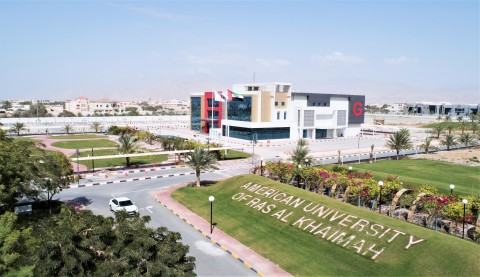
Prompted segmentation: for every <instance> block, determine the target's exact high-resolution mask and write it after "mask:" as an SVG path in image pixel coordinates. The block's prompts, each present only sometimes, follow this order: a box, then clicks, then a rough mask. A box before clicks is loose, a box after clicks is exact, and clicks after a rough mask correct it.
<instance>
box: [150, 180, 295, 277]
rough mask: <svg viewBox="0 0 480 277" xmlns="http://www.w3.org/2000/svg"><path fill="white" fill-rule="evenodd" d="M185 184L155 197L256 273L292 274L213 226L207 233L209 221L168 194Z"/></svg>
mask: <svg viewBox="0 0 480 277" xmlns="http://www.w3.org/2000/svg"><path fill="white" fill-rule="evenodd" d="M187 185H188V184H180V185H175V186H171V187H169V188H167V189H164V190H162V191H159V192H156V193H155V196H156V199H157V201H159V202H160V203H161V204H163V205H164V206H165V207H167V208H168V209H170V210H171V211H172V212H173V213H174V214H176V215H177V216H178V217H179V218H180V219H182V220H184V221H185V222H186V223H187V224H189V225H191V226H192V227H193V228H194V229H196V230H198V231H200V232H201V233H202V234H203V235H204V236H206V237H207V238H209V239H210V240H211V241H212V243H216V244H217V245H219V246H220V247H221V248H222V249H223V250H225V251H226V252H227V253H229V254H230V255H232V256H233V257H234V258H235V259H237V260H239V261H240V262H242V263H243V264H244V265H245V266H246V267H248V268H251V269H252V270H253V271H255V272H257V274H258V275H260V276H292V275H291V274H289V273H288V272H286V271H285V270H283V269H281V268H280V267H279V266H278V265H275V264H274V263H273V262H271V261H269V260H267V259H265V258H264V257H262V256H260V255H259V254H257V253H256V252H255V251H253V250H252V249H250V248H248V247H246V246H245V245H243V244H241V243H240V242H238V241H237V240H236V239H234V238H232V237H230V236H229V235H227V234H225V233H224V232H222V231H221V230H220V229H218V228H215V229H214V230H213V233H212V234H210V235H207V233H206V232H208V230H210V223H209V222H207V221H206V220H205V219H203V218H201V217H200V216H198V215H196V214H195V213H193V212H192V211H190V210H189V209H187V208H185V207H184V206H182V205H181V204H180V203H178V202H176V201H175V200H173V199H172V198H171V197H170V194H171V193H172V192H173V191H174V190H176V189H178V188H180V187H184V186H187Z"/></svg>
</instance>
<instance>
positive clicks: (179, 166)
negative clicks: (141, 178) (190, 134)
mask: <svg viewBox="0 0 480 277" xmlns="http://www.w3.org/2000/svg"><path fill="white" fill-rule="evenodd" d="M184 167H186V166H185V165H173V166H162V167H153V168H150V169H135V170H129V171H125V170H122V169H119V170H115V171H107V172H101V171H98V173H96V174H85V175H82V176H83V177H84V178H87V177H94V176H98V175H100V174H102V175H103V174H107V175H117V174H125V173H138V172H149V171H157V170H163V169H169V168H184Z"/></svg>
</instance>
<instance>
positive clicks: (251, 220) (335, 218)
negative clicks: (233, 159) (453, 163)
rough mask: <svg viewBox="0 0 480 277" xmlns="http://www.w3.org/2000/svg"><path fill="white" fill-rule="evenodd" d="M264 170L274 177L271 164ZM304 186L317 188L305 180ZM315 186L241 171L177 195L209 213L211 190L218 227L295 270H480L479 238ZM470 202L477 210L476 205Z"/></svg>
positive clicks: (206, 215) (407, 272)
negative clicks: (430, 226)
mask: <svg viewBox="0 0 480 277" xmlns="http://www.w3.org/2000/svg"><path fill="white" fill-rule="evenodd" d="M275 164H277V163H275ZM287 168H288V164H286V165H285V168H283V167H282V170H281V169H280V166H278V170H279V172H280V170H281V171H288V170H287ZM311 170H312V171H313V169H311ZM317 170H321V169H318V168H317ZM317 172H319V175H322V177H321V178H322V180H324V181H325V182H324V183H323V185H324V186H330V188H331V185H332V184H333V183H332V182H333V181H334V180H337V181H339V180H340V179H342V180H344V181H346V182H349V180H350V182H352V183H351V184H352V185H353V183H356V185H355V186H358V188H360V190H357V191H361V192H363V193H365V196H364V197H371V196H370V195H376V194H378V189H377V190H375V189H374V186H373V184H369V185H368V187H369V188H370V189H371V190H373V192H370V191H368V190H366V189H363V188H367V186H363V185H361V184H358V181H359V180H360V179H363V178H360V175H358V176H357V177H356V178H352V176H350V177H348V176H347V175H343V174H341V173H333V172H330V173H331V174H330V173H327V172H326V171H324V170H321V171H317ZM321 172H323V173H321ZM263 173H264V174H269V176H270V177H274V175H273V174H274V172H273V171H269V169H267V168H265V169H264V172H263ZM327 174H328V177H327ZM334 174H337V175H336V176H334ZM362 174H363V173H362ZM362 176H363V177H368V176H366V175H362ZM275 178H277V179H279V180H288V179H289V178H288V177H287V178H284V179H282V178H283V177H282V176H276V177H275ZM365 179H369V178H365ZM365 182H367V181H365ZM385 183H386V184H385V190H384V192H385V194H386V195H391V192H392V191H393V189H394V188H395V187H396V184H397V183H398V182H396V181H395V180H385ZM338 184H340V182H338ZM375 184H376V182H375ZM301 186H303V187H309V185H308V182H307V184H305V183H304V181H302V182H301ZM311 188H312V187H309V189H308V190H304V189H300V188H298V187H294V186H291V185H288V184H284V183H281V182H278V181H274V180H271V179H268V178H265V177H262V176H255V175H240V176H236V177H233V178H230V179H227V180H224V181H221V182H219V183H216V184H213V185H209V186H204V187H200V188H196V187H185V188H182V189H179V190H177V191H175V192H174V193H173V194H172V196H173V197H174V198H175V199H176V200H177V201H179V202H180V203H182V204H183V205H184V206H186V207H187V208H189V209H190V210H192V211H194V212H195V213H197V214H199V215H200V216H202V217H204V218H205V219H207V220H208V219H209V217H210V202H209V201H208V197H209V196H210V195H213V196H215V201H214V204H213V222H214V224H215V228H218V229H221V230H222V231H224V232H226V233H228V234H229V235H231V236H233V237H234V238H236V239H237V240H239V241H240V242H241V243H243V244H245V245H246V246H248V247H250V248H252V249H253V250H254V251H256V252H257V253H259V254H261V255H262V256H264V257H266V258H267V259H269V260H271V261H272V262H274V263H275V264H278V265H279V266H280V267H282V268H283V269H285V270H286V271H288V272H289V273H291V274H292V275H294V276H297V275H310V276H319V275H323V276H325V275H330V276H331V275H335V276H347V275H348V276H352V275H357V276H358V275H363V276H373V275H377V276H392V275H398V276H402V275H409V276H413V275H423V276H426V275H427V276H478V275H480V266H479V264H478V252H479V249H480V247H479V245H478V244H476V243H474V242H472V241H467V240H462V239H461V238H458V237H455V236H451V235H448V234H445V233H441V232H435V231H433V230H429V229H427V228H423V227H421V226H416V225H413V224H410V223H407V222H405V221H403V220H398V219H395V218H391V217H388V216H386V215H384V214H378V212H377V211H370V210H368V209H364V208H361V207H360V208H359V207H356V206H355V205H350V204H348V203H345V202H342V201H339V200H338V199H334V197H335V195H336V193H335V192H333V193H331V195H330V196H331V197H328V196H326V195H320V194H318V193H314V191H310V189H311ZM375 192H376V193H375ZM356 193H357V192H355V191H353V192H352V194H353V195H355V194H356ZM389 197H390V196H389ZM354 198H355V197H354ZM388 200H390V199H388ZM386 202H387V201H385V203H384V204H386ZM467 208H468V211H469V213H471V209H472V206H471V205H470V204H469V206H468V207H467ZM213 232H215V230H214V231H213Z"/></svg>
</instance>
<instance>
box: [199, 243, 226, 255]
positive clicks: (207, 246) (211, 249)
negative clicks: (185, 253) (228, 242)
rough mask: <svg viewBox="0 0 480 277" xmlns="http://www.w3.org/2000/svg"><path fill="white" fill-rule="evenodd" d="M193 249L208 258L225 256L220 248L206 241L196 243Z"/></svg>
mask: <svg viewBox="0 0 480 277" xmlns="http://www.w3.org/2000/svg"><path fill="white" fill-rule="evenodd" d="M195 247H197V249H198V250H200V251H201V252H203V253H205V254H207V255H210V256H222V255H225V254H227V252H225V251H223V250H222V249H221V248H220V247H217V246H216V245H215V244H213V243H211V242H207V241H200V240H199V241H196V242H195Z"/></svg>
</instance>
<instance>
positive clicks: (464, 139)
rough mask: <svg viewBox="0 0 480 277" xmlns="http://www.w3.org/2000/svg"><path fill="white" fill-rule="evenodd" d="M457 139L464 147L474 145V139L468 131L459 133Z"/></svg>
mask: <svg viewBox="0 0 480 277" xmlns="http://www.w3.org/2000/svg"><path fill="white" fill-rule="evenodd" d="M459 141H460V143H462V144H463V145H465V148H468V147H469V146H472V145H475V140H474V138H473V136H472V135H471V134H470V133H465V134H461V135H460V139H459Z"/></svg>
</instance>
